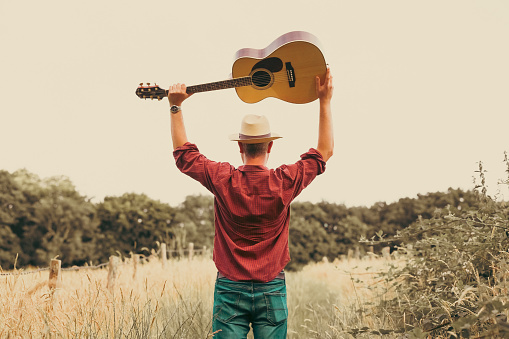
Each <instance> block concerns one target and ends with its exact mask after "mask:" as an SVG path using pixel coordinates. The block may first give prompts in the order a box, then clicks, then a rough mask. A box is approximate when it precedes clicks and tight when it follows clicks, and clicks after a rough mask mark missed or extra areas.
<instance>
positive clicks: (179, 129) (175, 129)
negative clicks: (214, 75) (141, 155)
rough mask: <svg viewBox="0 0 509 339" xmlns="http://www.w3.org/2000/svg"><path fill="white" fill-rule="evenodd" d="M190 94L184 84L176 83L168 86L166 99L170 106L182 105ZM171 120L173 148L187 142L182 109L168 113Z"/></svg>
mask: <svg viewBox="0 0 509 339" xmlns="http://www.w3.org/2000/svg"><path fill="white" fill-rule="evenodd" d="M190 96H191V94H189V93H187V92H186V85H184V84H176V85H172V86H170V89H169V90H168V101H169V103H170V106H179V107H180V106H182V103H183V102H184V100H186V99H187V98H189V97H190ZM170 121H171V140H172V142H173V149H174V150H175V149H176V148H177V147H180V146H182V145H184V144H185V143H186V142H187V135H186V126H185V125H184V116H183V115H182V110H180V111H178V112H176V113H171V114H170Z"/></svg>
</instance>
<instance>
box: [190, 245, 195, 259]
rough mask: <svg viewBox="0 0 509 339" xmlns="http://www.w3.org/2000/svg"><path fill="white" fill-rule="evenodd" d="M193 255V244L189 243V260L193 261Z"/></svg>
mask: <svg viewBox="0 0 509 339" xmlns="http://www.w3.org/2000/svg"><path fill="white" fill-rule="evenodd" d="M193 254H194V243H192V242H190V243H189V260H193Z"/></svg>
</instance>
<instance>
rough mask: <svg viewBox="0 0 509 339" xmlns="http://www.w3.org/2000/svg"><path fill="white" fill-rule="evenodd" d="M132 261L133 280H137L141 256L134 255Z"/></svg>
mask: <svg viewBox="0 0 509 339" xmlns="http://www.w3.org/2000/svg"><path fill="white" fill-rule="evenodd" d="M131 258H132V259H131V260H132V261H133V280H136V272H137V271H138V263H139V262H140V255H139V254H133V255H132V256H131Z"/></svg>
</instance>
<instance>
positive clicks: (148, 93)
mask: <svg viewBox="0 0 509 339" xmlns="http://www.w3.org/2000/svg"><path fill="white" fill-rule="evenodd" d="M136 95H137V96H138V97H139V98H141V99H157V100H162V99H163V98H166V97H167V96H168V91H167V90H165V89H162V88H161V87H159V86H157V85H156V84H154V85H150V83H147V84H146V85H143V83H141V84H140V85H139V86H138V88H137V89H136Z"/></svg>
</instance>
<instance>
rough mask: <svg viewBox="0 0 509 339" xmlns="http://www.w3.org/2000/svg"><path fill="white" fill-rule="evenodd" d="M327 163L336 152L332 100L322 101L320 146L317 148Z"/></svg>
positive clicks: (319, 126) (319, 130)
mask: <svg viewBox="0 0 509 339" xmlns="http://www.w3.org/2000/svg"><path fill="white" fill-rule="evenodd" d="M316 149H317V150H318V151H319V152H320V153H321V154H322V157H323V159H324V160H325V161H327V160H329V158H330V157H331V156H332V154H333V151H334V129H333V127H332V111H331V105H330V100H320V117H319V122H318V146H317V148H316Z"/></svg>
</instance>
